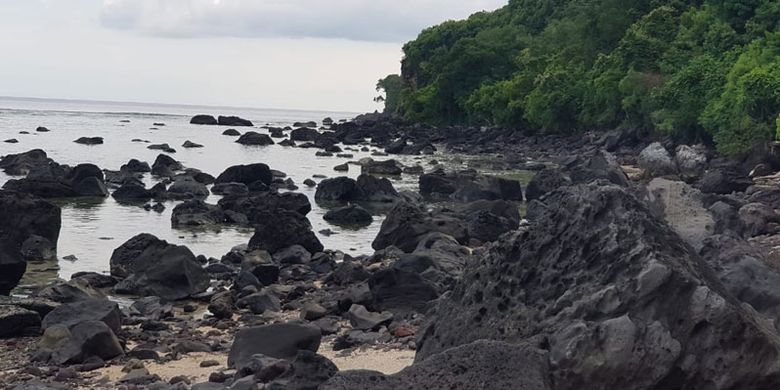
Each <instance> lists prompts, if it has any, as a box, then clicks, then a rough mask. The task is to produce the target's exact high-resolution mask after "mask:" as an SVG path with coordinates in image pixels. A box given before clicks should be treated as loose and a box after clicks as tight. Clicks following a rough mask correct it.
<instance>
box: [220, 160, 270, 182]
mask: <svg viewBox="0 0 780 390" xmlns="http://www.w3.org/2000/svg"><path fill="white" fill-rule="evenodd" d="M272 180H273V174H271V168H269V167H268V165H266V164H262V163H256V164H248V165H234V166H232V167H230V168H228V169H226V170H225V171H224V172H222V173H221V174H220V175H219V176H217V179H216V180H215V181H214V183H216V184H221V183H243V184H246V185H247V186H249V185H250V184H252V183H254V182H258V181H259V182H262V183H263V184H265V185H271V181H272Z"/></svg>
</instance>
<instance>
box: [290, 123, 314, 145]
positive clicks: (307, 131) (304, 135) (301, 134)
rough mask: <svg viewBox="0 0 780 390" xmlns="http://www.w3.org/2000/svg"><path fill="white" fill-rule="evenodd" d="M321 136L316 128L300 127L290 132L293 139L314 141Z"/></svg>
mask: <svg viewBox="0 0 780 390" xmlns="http://www.w3.org/2000/svg"><path fill="white" fill-rule="evenodd" d="M321 136H322V134H320V132H319V131H317V130H316V129H311V128H308V127H301V128H298V129H295V130H293V131H291V132H290V139H291V140H293V141H312V142H313V141H316V140H317V139H319V138H320V137H321Z"/></svg>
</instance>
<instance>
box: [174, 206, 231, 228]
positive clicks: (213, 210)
mask: <svg viewBox="0 0 780 390" xmlns="http://www.w3.org/2000/svg"><path fill="white" fill-rule="evenodd" d="M225 222H227V216H226V215H225V212H224V211H222V209H221V208H219V207H218V206H214V205H211V204H208V203H206V202H204V201H202V200H199V199H192V200H188V201H186V202H182V203H180V204H178V205H176V207H174V208H173V213H172V214H171V226H172V227H174V228H177V227H204V226H215V225H219V224H221V223H225Z"/></svg>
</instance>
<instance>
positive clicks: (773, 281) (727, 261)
mask: <svg viewBox="0 0 780 390" xmlns="http://www.w3.org/2000/svg"><path fill="white" fill-rule="evenodd" d="M699 253H700V254H701V256H702V257H703V258H704V260H706V261H707V264H709V265H710V267H712V269H713V270H714V271H715V274H716V275H717V277H718V279H719V280H720V281H721V282H722V283H723V286H724V287H726V289H727V290H728V291H729V292H730V293H731V294H732V295H734V296H735V297H737V298H738V299H739V300H740V301H742V302H745V303H747V304H749V305H750V306H752V307H753V308H754V309H755V310H756V311H758V312H760V313H763V314H765V315H767V316H769V317H770V318H771V319H772V320H773V321H774V323H775V327H778V324H780V273H778V272H777V271H776V269H774V268H773V267H772V266H770V265H769V264H767V262H766V257H765V254H764V253H763V252H762V251H761V250H760V249H759V248H756V247H754V246H753V245H750V244H749V243H748V242H746V241H743V240H742V239H740V238H738V237H734V236H732V235H728V234H718V235H714V236H712V237H708V238H707V239H706V240H704V243H703V246H702V249H701V250H700V251H699Z"/></svg>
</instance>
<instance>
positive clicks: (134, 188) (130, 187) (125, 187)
mask: <svg viewBox="0 0 780 390" xmlns="http://www.w3.org/2000/svg"><path fill="white" fill-rule="evenodd" d="M153 196H154V194H153V193H152V192H151V191H149V190H148V189H146V187H144V185H143V184H138V183H126V184H122V185H121V186H120V187H119V188H117V189H116V190H115V191H114V192H113V193H112V194H111V197H112V198H114V199H116V200H117V201H119V202H146V201H148V200H149V199H152V197H153Z"/></svg>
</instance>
